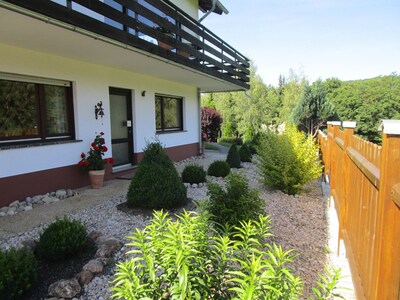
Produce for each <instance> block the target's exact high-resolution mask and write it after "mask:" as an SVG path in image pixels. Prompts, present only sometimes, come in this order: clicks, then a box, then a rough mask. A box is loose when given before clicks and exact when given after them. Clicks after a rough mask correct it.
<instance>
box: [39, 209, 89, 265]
mask: <svg viewBox="0 0 400 300" xmlns="http://www.w3.org/2000/svg"><path fill="white" fill-rule="evenodd" d="M86 241H87V232H86V228H85V226H84V225H83V224H82V223H81V222H79V221H76V220H70V219H68V218H67V217H66V216H64V218H63V219H59V218H56V220H55V221H54V222H53V223H51V224H50V225H49V226H48V227H47V228H46V229H45V230H44V231H43V232H42V234H41V235H40V238H39V243H38V246H37V252H38V254H39V256H40V257H42V258H43V259H46V260H50V261H60V260H64V259H67V258H70V257H72V256H74V255H76V254H77V253H78V252H79V250H81V249H82V247H83V246H84V245H85V243H86Z"/></svg>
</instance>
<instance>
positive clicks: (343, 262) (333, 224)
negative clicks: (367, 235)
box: [321, 182, 356, 300]
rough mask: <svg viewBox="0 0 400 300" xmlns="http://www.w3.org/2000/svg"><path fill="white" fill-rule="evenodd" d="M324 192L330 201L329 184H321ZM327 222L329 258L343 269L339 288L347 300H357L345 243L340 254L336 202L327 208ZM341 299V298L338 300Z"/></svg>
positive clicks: (337, 266)
mask: <svg viewBox="0 0 400 300" xmlns="http://www.w3.org/2000/svg"><path fill="white" fill-rule="evenodd" d="M321 188H322V192H323V194H324V198H325V199H326V201H329V198H330V197H329V194H330V189H329V183H325V182H322V183H321ZM327 220H328V234H329V240H328V248H329V250H330V251H331V253H330V255H329V258H330V260H331V262H332V264H333V265H334V266H335V267H336V268H341V276H342V278H341V279H340V281H339V284H338V287H340V288H342V289H340V290H339V293H340V294H341V295H342V296H343V297H344V299H346V300H353V299H356V296H355V292H354V284H353V280H352V277H351V272H350V266H349V261H348V260H347V256H346V248H345V246H344V243H343V241H340V253H338V234H339V222H338V218H337V214H336V209H335V203H334V201H331V202H330V207H328V208H327ZM335 299H336V298H335ZM338 299H339V298H338Z"/></svg>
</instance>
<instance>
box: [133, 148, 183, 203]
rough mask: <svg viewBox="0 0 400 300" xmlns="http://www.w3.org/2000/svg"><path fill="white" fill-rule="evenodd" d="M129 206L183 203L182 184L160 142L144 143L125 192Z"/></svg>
mask: <svg viewBox="0 0 400 300" xmlns="http://www.w3.org/2000/svg"><path fill="white" fill-rule="evenodd" d="M127 203H128V205H129V206H130V207H143V208H149V209H161V208H172V207H177V206H180V205H184V204H186V203H187V197H186V188H185V186H184V185H183V182H182V179H181V177H180V176H179V174H178V172H177V171H176V169H175V167H174V164H173V163H172V161H171V159H170V158H169V157H168V155H167V154H166V153H165V151H164V149H163V147H162V146H161V144H160V143H151V144H148V145H147V146H146V148H145V150H144V155H143V158H142V160H141V161H140V163H139V166H138V168H137V171H136V173H135V175H134V176H133V178H132V181H131V184H130V186H129V190H128V194H127Z"/></svg>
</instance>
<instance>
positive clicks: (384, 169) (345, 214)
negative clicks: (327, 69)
mask: <svg viewBox="0 0 400 300" xmlns="http://www.w3.org/2000/svg"><path fill="white" fill-rule="evenodd" d="M382 124H383V125H382V129H383V143H382V147H380V146H377V145H375V144H373V143H370V142H368V141H365V140H363V139H361V138H360V137H358V136H355V135H354V127H355V122H343V127H344V130H343V131H342V130H340V128H339V125H340V123H339V124H338V123H337V122H329V123H328V134H327V135H324V134H323V133H322V132H320V133H319V136H318V141H319V143H320V145H321V152H322V153H321V157H322V160H323V163H324V165H325V173H326V175H328V177H329V179H330V188H331V189H330V191H331V199H333V200H334V202H335V207H336V210H337V215H338V219H339V241H338V243H339V242H340V239H343V240H344V243H345V246H346V253H347V255H348V258H349V263H350V268H351V271H352V276H353V281H354V284H355V288H356V294H357V298H358V299H400V120H399V121H387V120H384V121H383V123H382Z"/></svg>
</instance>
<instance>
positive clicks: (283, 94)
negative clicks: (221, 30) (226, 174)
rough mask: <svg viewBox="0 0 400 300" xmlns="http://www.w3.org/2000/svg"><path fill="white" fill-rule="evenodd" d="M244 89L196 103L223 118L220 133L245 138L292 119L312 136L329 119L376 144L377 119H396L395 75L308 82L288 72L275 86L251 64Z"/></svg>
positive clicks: (398, 87)
mask: <svg viewBox="0 0 400 300" xmlns="http://www.w3.org/2000/svg"><path fill="white" fill-rule="evenodd" d="M250 86H251V88H250V89H249V90H248V91H247V92H229V93H207V94H203V95H202V99H201V101H202V106H203V107H209V108H214V109H216V110H217V111H218V112H219V113H220V114H221V115H222V117H223V123H222V130H221V131H222V132H221V134H222V136H224V137H234V136H240V137H242V138H244V139H245V140H246V139H251V138H252V137H253V136H254V135H255V134H256V133H257V132H259V131H261V130H268V129H271V128H277V127H278V126H279V125H280V124H283V123H285V124H287V123H293V124H295V125H297V127H298V128H299V129H301V130H303V131H305V132H307V133H310V134H313V135H315V134H316V132H317V131H318V129H324V128H326V122H327V121H329V120H337V121H356V122H357V127H356V130H355V132H356V134H358V135H360V136H362V137H363V138H365V139H367V140H369V141H371V142H375V143H380V141H381V133H380V132H378V131H377V129H378V126H379V124H380V122H381V120H382V119H400V75H397V74H396V73H392V74H391V75H386V76H380V77H375V78H371V79H365V80H354V81H341V80H339V79H337V78H330V79H327V80H325V81H321V80H317V81H315V82H313V83H310V82H308V81H307V80H306V79H305V77H304V76H301V75H298V74H296V73H294V72H290V74H289V76H287V77H284V76H280V77H279V85H278V86H277V87H274V86H268V85H266V84H265V83H264V82H263V80H262V79H261V77H260V76H259V75H258V74H257V72H256V69H255V68H254V67H252V68H251V72H250Z"/></svg>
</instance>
